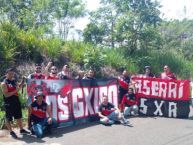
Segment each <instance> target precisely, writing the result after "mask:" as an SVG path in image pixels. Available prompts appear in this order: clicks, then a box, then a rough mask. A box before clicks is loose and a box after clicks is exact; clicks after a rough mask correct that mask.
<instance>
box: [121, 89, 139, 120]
mask: <svg viewBox="0 0 193 145" xmlns="http://www.w3.org/2000/svg"><path fill="white" fill-rule="evenodd" d="M124 105H125V109H124ZM123 109H124V115H130V113H131V111H134V116H137V115H138V110H139V109H138V106H137V101H136V95H135V94H134V91H133V88H129V89H128V93H127V94H125V95H124V96H123V99H122V102H121V112H123Z"/></svg>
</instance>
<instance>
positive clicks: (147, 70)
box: [141, 66, 155, 78]
mask: <svg viewBox="0 0 193 145" xmlns="http://www.w3.org/2000/svg"><path fill="white" fill-rule="evenodd" d="M141 77H142V78H155V75H154V74H152V73H151V67H150V66H145V73H144V74H143V75H142V76H141Z"/></svg>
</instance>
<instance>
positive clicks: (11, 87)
mask: <svg viewBox="0 0 193 145" xmlns="http://www.w3.org/2000/svg"><path fill="white" fill-rule="evenodd" d="M14 74H15V73H14V71H13V69H12V68H9V69H7V70H6V73H5V76H6V78H5V79H4V81H3V82H2V83H1V89H2V92H3V99H4V104H5V114H6V126H7V129H8V130H9V132H10V136H11V137H12V138H17V135H16V134H15V132H14V131H12V129H11V123H10V122H11V121H12V118H13V117H14V118H15V119H16V120H17V124H18V125H19V128H20V134H29V132H27V131H26V130H24V129H23V126H22V120H21V118H22V112H21V103H20V100H19V97H18V91H19V90H20V89H21V87H22V85H23V84H24V82H25V80H26V78H25V77H23V78H22V81H21V82H20V83H19V84H18V83H17V81H16V80H15V79H14Z"/></svg>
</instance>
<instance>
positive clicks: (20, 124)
mask: <svg viewBox="0 0 193 145" xmlns="http://www.w3.org/2000/svg"><path fill="white" fill-rule="evenodd" d="M17 125H18V126H19V128H20V130H22V129H23V125H22V120H21V118H20V119H17Z"/></svg>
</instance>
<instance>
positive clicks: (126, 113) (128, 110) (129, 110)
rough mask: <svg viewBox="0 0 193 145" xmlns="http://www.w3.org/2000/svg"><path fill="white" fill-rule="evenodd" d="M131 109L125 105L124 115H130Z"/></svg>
mask: <svg viewBox="0 0 193 145" xmlns="http://www.w3.org/2000/svg"><path fill="white" fill-rule="evenodd" d="M130 112H131V109H130V108H129V107H125V110H124V115H130Z"/></svg>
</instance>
